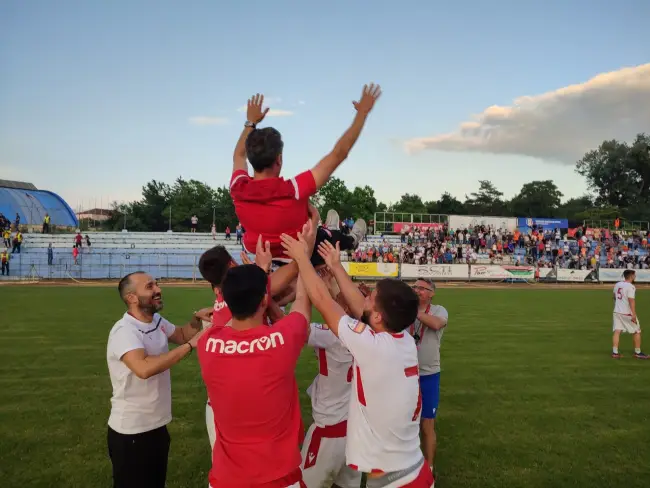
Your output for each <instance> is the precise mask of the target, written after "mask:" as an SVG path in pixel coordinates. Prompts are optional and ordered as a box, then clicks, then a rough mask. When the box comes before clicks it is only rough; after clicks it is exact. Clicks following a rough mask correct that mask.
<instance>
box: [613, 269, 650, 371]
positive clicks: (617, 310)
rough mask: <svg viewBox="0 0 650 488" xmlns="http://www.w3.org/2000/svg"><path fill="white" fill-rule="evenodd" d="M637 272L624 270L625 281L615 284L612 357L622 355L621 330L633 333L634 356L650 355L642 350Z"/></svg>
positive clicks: (644, 356) (645, 357) (646, 357)
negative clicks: (619, 345) (637, 308)
mask: <svg viewBox="0 0 650 488" xmlns="http://www.w3.org/2000/svg"><path fill="white" fill-rule="evenodd" d="M635 278H636V273H635V272H634V270H633V269H626V270H625V271H623V281H619V282H618V283H616V285H614V327H613V328H614V337H613V339H612V357H613V358H615V359H619V358H621V357H622V355H621V354H620V353H619V352H618V342H619V339H620V337H621V332H627V333H628V334H633V337H634V357H635V358H637V359H648V358H649V357H650V356H648V355H647V354H644V353H643V352H641V325H640V324H639V318H638V317H637V315H636V299H635V296H636V287H635V286H634V284H633V283H634V279H635Z"/></svg>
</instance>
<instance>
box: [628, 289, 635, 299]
mask: <svg viewBox="0 0 650 488" xmlns="http://www.w3.org/2000/svg"><path fill="white" fill-rule="evenodd" d="M635 296H636V287H634V286H629V287H628V289H627V298H628V299H629V298H631V299H632V300H634V297H635Z"/></svg>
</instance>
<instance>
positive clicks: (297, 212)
mask: <svg viewBox="0 0 650 488" xmlns="http://www.w3.org/2000/svg"><path fill="white" fill-rule="evenodd" d="M380 95H381V89H380V87H379V85H374V84H371V85H369V86H368V85H366V86H364V87H363V92H362V93H361V98H360V100H359V101H358V102H353V105H354V108H355V110H356V115H355V117H354V120H353V122H352V125H351V126H350V128H349V129H348V130H347V131H346V132H345V133H344V134H343V136H342V137H341V138H340V139H339V141H338V142H337V143H336V145H335V146H334V149H333V150H332V151H331V152H330V153H329V154H327V155H326V156H325V157H324V158H323V159H321V160H320V162H319V163H318V164H317V165H316V166H314V168H313V169H311V170H307V171H305V172H303V173H301V174H299V175H298V176H296V177H295V178H292V179H291V180H285V179H284V178H281V177H280V172H281V170H282V150H283V147H284V143H283V141H282V137H281V136H280V133H279V132H278V131H277V130H276V129H274V128H272V127H266V128H264V129H257V128H256V126H257V124H259V123H260V122H262V120H264V117H265V116H266V114H267V113H268V111H269V109H268V108H266V109H263V108H262V104H263V103H264V96H262V95H259V94H257V95H255V96H254V97H252V98H251V99H250V100H248V108H247V112H246V116H247V119H248V120H247V121H246V123H245V127H244V130H243V131H242V133H241V136H240V137H239V141H238V142H237V146H236V147H235V152H234V155H233V173H232V179H231V181H230V194H231V195H232V199H233V202H234V204H235V211H236V212H237V217H238V218H239V220H240V221H241V224H242V225H243V226H244V227H245V228H246V234H245V235H244V242H243V244H244V249H247V250H249V252H250V250H251V249H252V248H253V246H255V243H256V241H257V239H258V237H259V236H260V235H263V238H264V240H265V241H266V240H268V241H270V243H271V252H272V253H273V257H274V258H286V256H285V255H284V253H283V250H282V246H281V245H280V234H283V233H286V234H289V235H291V236H293V237H295V236H296V234H297V232H298V231H300V230H301V229H302V226H303V224H304V223H305V221H306V220H307V219H308V218H309V215H311V219H312V224H313V225H314V228H316V226H317V224H318V216H317V212H316V211H315V209H313V207H312V208H311V209H310V207H309V197H311V196H312V195H314V194H315V193H316V192H317V191H318V189H319V188H321V187H322V186H323V185H324V184H325V183H326V182H327V180H328V179H329V177H330V176H331V175H332V173H334V171H335V170H336V168H338V167H339V165H340V164H341V163H342V162H343V161H345V160H346V159H347V157H348V155H349V153H350V150H351V149H352V147H353V146H354V144H355V142H356V141H357V139H358V138H359V135H360V134H361V130H362V129H363V126H364V125H365V123H366V119H367V118H368V114H369V113H370V111H371V110H372V108H373V107H374V105H375V102H376V101H377V99H378V98H379V96H380ZM247 157H248V160H249V161H250V163H251V166H252V167H253V177H252V178H251V177H250V176H249V174H248V166H247V164H246V158H247ZM357 222H358V225H357V224H355V226H356V228H353V229H352V235H353V236H354V238H355V241H354V244H355V246H356V245H358V244H359V242H360V241H361V240H362V239H363V237H364V236H365V233H366V223H365V222H364V221H363V220H358V221H357Z"/></svg>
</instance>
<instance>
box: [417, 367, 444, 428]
mask: <svg viewBox="0 0 650 488" xmlns="http://www.w3.org/2000/svg"><path fill="white" fill-rule="evenodd" d="M420 391H421V392H422V418H423V419H435V418H436V413H438V402H439V401H440V373H435V374H428V375H425V376H420Z"/></svg>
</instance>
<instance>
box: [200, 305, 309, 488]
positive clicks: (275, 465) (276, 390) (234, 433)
mask: <svg viewBox="0 0 650 488" xmlns="http://www.w3.org/2000/svg"><path fill="white" fill-rule="evenodd" d="M307 327H308V324H307V320H306V319H305V317H304V316H303V315H301V314H299V313H296V312H294V313H291V314H289V315H287V316H286V317H285V318H283V319H282V320H279V321H278V322H276V323H275V324H274V325H273V327H255V328H253V329H248V330H243V331H240V330H235V329H233V328H232V327H219V328H211V329H210V330H208V331H206V333H205V334H203V336H202V337H201V339H199V343H198V345H197V348H196V350H197V354H198V358H199V364H200V366H201V374H202V376H203V381H204V382H205V385H206V388H207V390H208V398H209V399H210V403H211V404H212V409H213V411H214V423H215V427H216V431H217V439H216V442H215V445H214V449H213V451H212V469H211V470H210V474H209V481H210V484H211V485H212V486H214V487H217V486H218V487H219V488H229V487H240V488H241V487H242V486H260V485H263V486H268V487H275V486H277V488H284V487H286V486H290V485H291V484H293V483H297V482H299V481H300V479H301V473H300V464H301V456H300V449H299V444H300V442H301V440H302V437H303V426H302V419H301V414H300V402H299V400H298V384H297V382H296V377H295V368H296V363H297V362H298V358H299V356H300V352H301V350H302V348H303V346H304V345H305V341H306V340H307ZM224 398H227V399H228V401H217V400H218V399H224Z"/></svg>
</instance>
